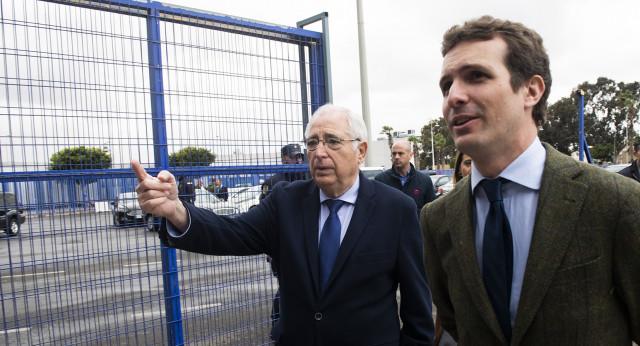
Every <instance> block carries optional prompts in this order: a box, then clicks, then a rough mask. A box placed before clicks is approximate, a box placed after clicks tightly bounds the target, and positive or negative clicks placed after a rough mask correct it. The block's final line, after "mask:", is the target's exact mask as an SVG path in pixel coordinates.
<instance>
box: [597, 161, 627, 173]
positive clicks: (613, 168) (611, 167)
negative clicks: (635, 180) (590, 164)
mask: <svg viewBox="0 0 640 346" xmlns="http://www.w3.org/2000/svg"><path fill="white" fill-rule="evenodd" d="M629 165H630V164H629V163H623V164H615V165H609V166H604V167H602V168H604V169H606V170H607V171H609V172H613V173H618V172H620V171H621V170H623V169H624V168H627V167H629Z"/></svg>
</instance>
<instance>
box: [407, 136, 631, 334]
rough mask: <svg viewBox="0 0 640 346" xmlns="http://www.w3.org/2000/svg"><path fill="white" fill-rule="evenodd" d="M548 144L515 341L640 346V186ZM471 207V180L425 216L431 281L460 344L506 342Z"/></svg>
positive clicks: (442, 313)
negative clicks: (484, 274) (482, 266)
mask: <svg viewBox="0 0 640 346" xmlns="http://www.w3.org/2000/svg"><path fill="white" fill-rule="evenodd" d="M545 148H546V150H547V158H546V162H545V167H544V172H543V175H542V185H541V188H540V196H539V199H538V206H537V210H536V217H535V225H534V230H533V236H532V239H531V248H530V250H529V258H528V260H527V265H526V269H525V274H524V280H523V287H522V291H521V293H520V302H519V305H518V311H517V315H516V321H515V326H514V329H513V338H512V342H511V344H512V345H630V344H631V339H633V340H635V342H636V343H640V185H638V184H637V183H636V182H634V181H632V180H629V179H627V178H624V177H622V176H620V175H618V174H613V173H610V172H607V171H605V170H604V169H602V168H599V167H595V166H592V165H588V164H584V163H580V162H578V161H576V160H574V159H572V158H570V157H568V156H565V155H563V154H560V153H559V152H557V151H556V150H554V149H552V148H551V147H550V146H548V145H546V144H545ZM473 203H474V201H473V198H472V196H471V182H470V179H469V178H465V179H463V180H462V181H461V182H459V183H458V184H457V185H456V187H455V189H454V190H453V191H452V192H450V193H448V194H447V195H445V196H444V197H443V198H440V199H438V200H436V201H434V202H433V203H430V204H428V205H427V206H426V207H425V208H424V209H423V210H422V213H421V218H420V220H421V224H422V230H423V234H424V239H425V240H424V252H425V266H426V270H427V279H428V281H429V284H430V286H431V290H432V292H433V298H434V302H435V304H436V306H437V308H438V315H439V316H440V317H441V318H442V325H443V326H444V328H445V329H446V330H447V331H449V332H450V333H451V334H452V335H453V336H454V338H456V339H457V340H458V342H459V343H460V345H506V340H505V338H504V336H503V335H502V332H501V331H500V327H499V325H498V321H497V319H496V317H495V314H494V312H493V309H492V307H491V303H490V301H489V298H488V296H487V293H486V290H485V288H484V284H483V281H482V277H481V275H480V269H479V267H478V261H477V258H476V249H475V241H474V231H473V230H474V228H473V225H472V222H473V221H472V220H473V215H472V212H473ZM513 231H514V232H515V231H517V230H513Z"/></svg>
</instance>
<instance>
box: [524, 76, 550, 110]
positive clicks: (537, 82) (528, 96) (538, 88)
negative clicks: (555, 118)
mask: <svg viewBox="0 0 640 346" xmlns="http://www.w3.org/2000/svg"><path fill="white" fill-rule="evenodd" d="M524 87H525V97H524V105H525V107H527V108H532V109H533V107H534V106H535V105H537V104H538V102H539V101H540V98H542V94H544V91H545V89H546V86H545V85H544V80H543V79H542V77H540V76H539V75H535V76H533V77H531V78H530V79H529V81H527V82H526V83H525V85H524Z"/></svg>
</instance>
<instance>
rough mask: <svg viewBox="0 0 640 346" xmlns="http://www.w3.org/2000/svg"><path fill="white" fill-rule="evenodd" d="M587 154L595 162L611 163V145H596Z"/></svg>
mask: <svg viewBox="0 0 640 346" xmlns="http://www.w3.org/2000/svg"><path fill="white" fill-rule="evenodd" d="M589 153H590V154H591V158H592V159H594V160H595V161H600V162H602V161H611V158H612V157H613V143H609V144H596V145H594V146H593V147H591V148H590V149H589Z"/></svg>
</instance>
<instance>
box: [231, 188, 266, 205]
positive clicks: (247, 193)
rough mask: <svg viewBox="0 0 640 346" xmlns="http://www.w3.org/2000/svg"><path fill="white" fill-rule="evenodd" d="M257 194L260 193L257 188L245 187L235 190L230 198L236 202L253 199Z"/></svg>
mask: <svg viewBox="0 0 640 346" xmlns="http://www.w3.org/2000/svg"><path fill="white" fill-rule="evenodd" d="M258 194H260V191H259V190H251V189H246V190H242V191H240V192H237V193H236V194H235V195H233V197H231V199H232V200H233V201H234V202H236V203H242V202H246V201H250V200H252V199H254V198H255V197H256V196H257V195H258Z"/></svg>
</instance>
